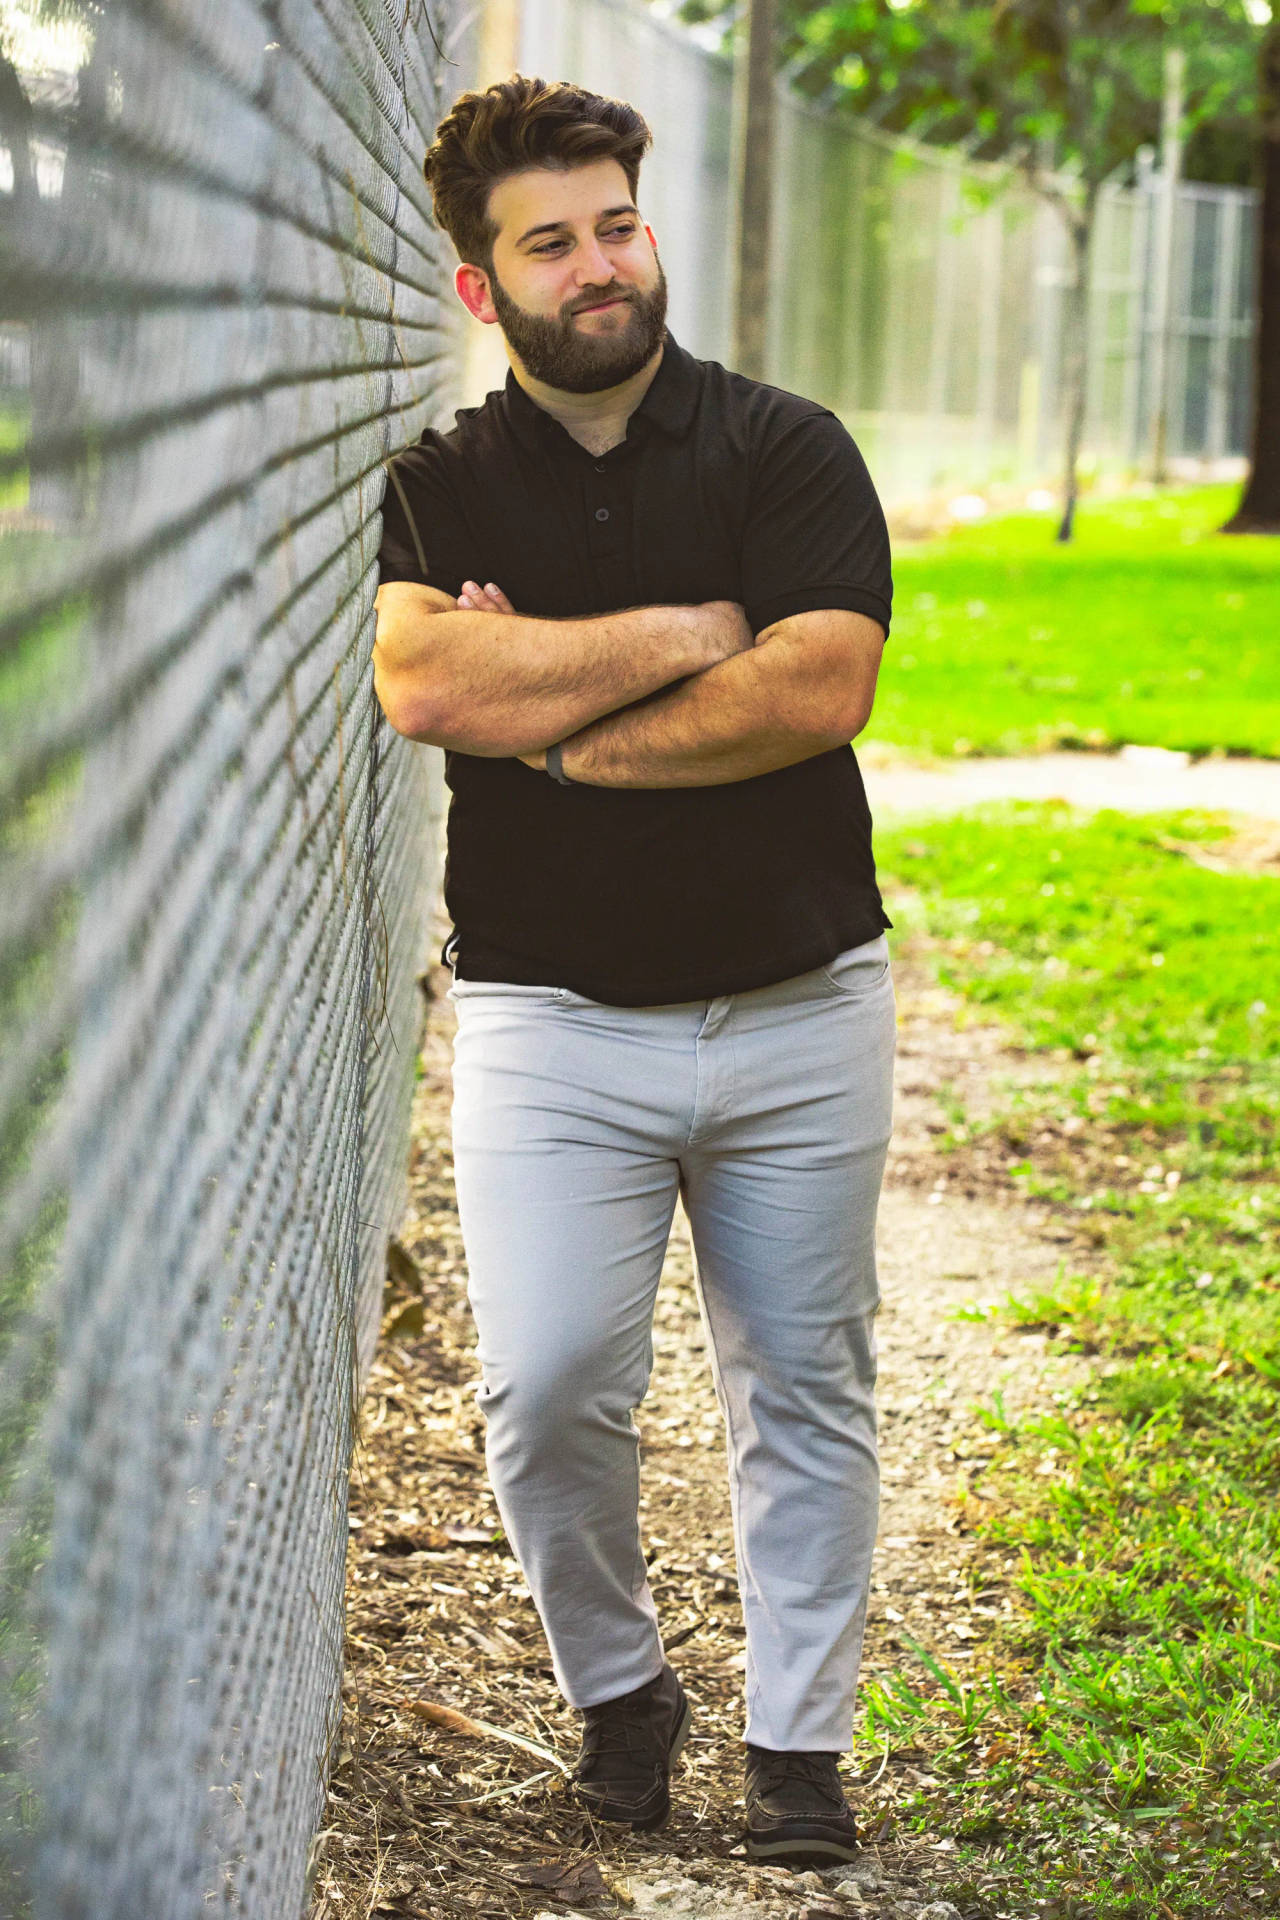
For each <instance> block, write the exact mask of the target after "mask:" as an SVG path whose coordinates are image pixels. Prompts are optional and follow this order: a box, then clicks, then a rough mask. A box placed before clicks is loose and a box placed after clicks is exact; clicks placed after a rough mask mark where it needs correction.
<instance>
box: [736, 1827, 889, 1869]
mask: <svg viewBox="0 0 1280 1920" xmlns="http://www.w3.org/2000/svg"><path fill="white" fill-rule="evenodd" d="M861 1851H862V1850H861V1848H860V1847H859V1846H857V1844H856V1843H855V1844H854V1845H852V1846H850V1845H849V1844H848V1843H847V1842H846V1841H843V1840H816V1839H814V1838H813V1837H812V1836H811V1837H810V1838H808V1839H796V1840H786V1839H781V1838H779V1839H777V1840H754V1839H752V1837H751V1835H750V1834H748V1835H747V1858H748V1860H793V1861H795V1862H797V1863H798V1864H805V1865H808V1864H813V1865H815V1866H821V1865H826V1866H831V1865H832V1864H833V1863H839V1862H841V1861H845V1860H857V1859H859V1858H860V1856H861Z"/></svg>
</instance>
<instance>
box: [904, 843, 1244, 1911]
mask: <svg viewBox="0 0 1280 1920" xmlns="http://www.w3.org/2000/svg"><path fill="white" fill-rule="evenodd" d="M1225 832H1226V823H1225V822H1221V821H1214V820H1213V819H1212V818H1211V817H1208V816H1189V815H1177V816H1171V817H1166V818H1163V819H1161V818H1154V817H1146V818H1144V819H1142V820H1139V821H1133V820H1129V819H1126V818H1124V817H1123V816H1119V815H1115V814H1105V813H1104V814H1097V815H1092V816H1084V815H1077V814H1073V813H1072V812H1071V811H1070V810H1069V809H1066V808H1064V807H1061V806H1042V807H1026V806H1018V807H992V808H984V809H978V810H976V811H975V812H972V813H970V814H969V815H967V816H965V817H963V818H959V819H952V820H947V821H937V820H932V819H931V820H929V821H928V822H927V823H919V824H917V825H915V826H911V825H898V826H896V827H893V828H889V829H886V830H882V831H881V832H880V833H879V834H878V850H879V857H880V864H881V869H882V878H883V881H884V885H885V891H886V899H887V902H888V905H889V910H890V912H891V914H892V915H893V918H894V920H895V923H896V925H897V928H898V930H899V931H900V932H907V931H910V930H912V929H920V930H927V932H928V934H929V935H930V936H931V937H932V938H933V939H935V940H936V941H937V942H939V943H940V944H939V946H938V948H937V950H936V962H935V964H936V965H937V968H938V971H939V974H940V975H941V976H942V977H943V978H945V979H946V980H947V981H948V982H949V983H950V984H951V986H952V987H953V988H955V989H957V990H958V991H959V992H961V993H962V994H963V995H965V996H966V997H967V998H969V999H970V1000H972V1001H973V1002H974V1003H975V1004H980V1005H981V1006H983V1007H984V1008H985V1009H987V1010H989V1011H995V1012H998V1013H999V1014H1000V1016H1001V1017H1002V1018H1004V1019H1005V1020H1007V1021H1008V1023H1009V1027H1010V1031H1011V1034H1012V1035H1014V1036H1016V1037H1018V1038H1020V1039H1021V1040H1022V1041H1023V1043H1024V1044H1027V1045H1030V1046H1033V1047H1038V1048H1044V1049H1051V1050H1056V1052H1057V1054H1058V1057H1059V1058H1060V1059H1061V1061H1062V1077H1061V1079H1060V1080H1059V1081H1058V1082H1057V1083H1056V1084H1055V1083H1050V1084H1048V1085H1044V1084H1037V1085H1036V1086H1035V1087H1034V1088H1032V1089H1030V1090H1027V1091H1025V1092H1024V1093H1022V1094H1021V1095H1019V1096H1017V1097H1016V1098H1011V1100H1010V1103H1009V1105H1008V1107H1007V1109H1006V1110H1005V1111H1004V1112H1001V1113H998V1114H996V1115H995V1116H994V1117H992V1118H990V1119H987V1120H983V1121H977V1120H971V1119H968V1118H967V1116H965V1114H964V1112H963V1110H962V1107H961V1105H960V1103H959V1102H958V1101H956V1100H955V1098H954V1096H953V1097H952V1099H951V1102H950V1109H949V1118H950V1119H951V1122H952V1127H951V1133H950V1135H949V1141H948V1144H949V1145H950V1147H951V1150H952V1151H955V1152H963V1151H964V1150H965V1147H966V1146H967V1145H969V1144H971V1143H972V1142H974V1141H975V1139H976V1140H977V1141H978V1142H979V1143H980V1144H981V1143H982V1141H983V1137H984V1136H990V1135H994V1136H996V1137H997V1139H998V1140H999V1143H1000V1146H1001V1149H1002V1160H1001V1164H1003V1165H1004V1166H1006V1167H1007V1168H1008V1169H1009V1176H1010V1177H1011V1178H1012V1179H1014V1180H1015V1181H1016V1182H1017V1183H1018V1184H1020V1185H1022V1186H1023V1187H1024V1188H1025V1190H1026V1191H1028V1192H1029V1193H1032V1194H1034V1195H1036V1196H1037V1197H1039V1198H1040V1199H1041V1200H1042V1201H1048V1202H1050V1203H1052V1204H1054V1205H1056V1206H1058V1207H1060V1208H1063V1209H1068V1210H1071V1211H1073V1212H1074V1213H1075V1214H1076V1215H1077V1216H1078V1217H1080V1218H1082V1219H1086V1220H1087V1221H1088V1222H1089V1223H1090V1226H1091V1230H1092V1232H1093V1233H1094V1234H1095V1235H1096V1239H1097V1244H1098V1247H1099V1252H1100V1255H1101V1276H1100V1277H1099V1275H1098V1274H1094V1273H1091V1274H1088V1275H1080V1274H1076V1275H1072V1274H1069V1273H1065V1272H1064V1274H1063V1276H1062V1278H1061V1279H1060V1281H1059V1282H1058V1283H1057V1284H1056V1285H1055V1286H1052V1287H1049V1288H1044V1289H1041V1290H1040V1291H1039V1292H1038V1293H1036V1294H1035V1295H1033V1296H1029V1297H1026V1298H1024V1299H1021V1300H1018V1301H1014V1302H1011V1303H1008V1305H1007V1306H1006V1307H1005V1308H1004V1309H1003V1310H1001V1309H994V1310H993V1309H991V1308H990V1307H985V1306H979V1305H977V1304H975V1306H974V1307H973V1308H971V1309H970V1311H971V1312H972V1313H975V1314H977V1313H982V1314H983V1315H987V1314H989V1313H991V1312H992V1311H995V1312H996V1313H997V1314H998V1316H999V1317H1001V1318H1005V1319H1008V1320H1010V1321H1011V1322H1012V1323H1013V1324H1015V1325H1018V1324H1021V1325H1023V1326H1028V1325H1034V1326H1037V1327H1039V1328H1043V1329H1047V1330H1048V1331H1049V1332H1050V1333H1051V1335H1052V1336H1053V1337H1054V1338H1055V1339H1056V1340H1057V1341H1058V1342H1060V1343H1062V1344H1064V1345H1066V1346H1074V1347H1076V1348H1077V1349H1078V1350H1080V1351H1083V1352H1086V1353H1089V1354H1092V1355H1094V1356H1096V1366H1095V1369H1094V1371H1093V1373H1092V1385H1091V1386H1090V1387H1089V1388H1088V1389H1086V1390H1084V1391H1082V1392H1081V1394H1080V1396H1079V1397H1078V1399H1077V1400H1076V1402H1075V1403H1074V1404H1072V1405H1066V1406H1061V1407H1055V1408H1053V1409H1052V1410H1049V1411H1047V1412H1044V1413H1042V1414H1041V1415H1039V1416H1037V1417H1034V1418H1028V1419H1026V1420H1023V1421H1020V1422H1018V1423H1011V1422H1010V1421H1008V1420H1007V1419H1006V1418H1005V1416H1004V1413H1003V1409H1002V1408H1001V1406H1000V1404H999V1403H998V1401H997V1402H993V1403H992V1404H991V1405H990V1406H989V1407H988V1408H987V1409H986V1410H985V1418H986V1420H987V1422H988V1424H989V1425H990V1426H991V1427H993V1428H994V1429H995V1430H996V1431H997V1433H998V1434H999V1435H1000V1436H1001V1439H1002V1442H1003V1444H1002V1446H1001V1448H1000V1451H999V1453H998V1454H997V1456H996V1459H995V1461H994V1463H993V1464H992V1466H991V1467H990V1468H988V1470H987V1472H986V1473H985V1474H984V1475H983V1476H982V1478H981V1480H980V1481H979V1483H978V1486H977V1489H976V1492H977V1498H976V1500H975V1502H974V1524H975V1525H976V1527H977V1529H978V1532H979V1534H980V1536H981V1537H982V1538H983V1539H984V1540H985V1541H986V1543H987V1545H988V1546H989V1547H991V1548H992V1549H993V1550H995V1549H1000V1548H1003V1549H1004V1550H1005V1551H1006V1553H1009V1552H1011V1553H1013V1554H1014V1555H1015V1557H1016V1560H1017V1563H1018V1566H1019V1571H1018V1573H1017V1576H1016V1578H1017V1586H1018V1589H1019V1592H1020V1595H1021V1612H1020V1614H1019V1615H1018V1617H1017V1619H1016V1620H1015V1623H1014V1624H1013V1626H1012V1627H1009V1628H1006V1629H1004V1630H1003V1631H1002V1632H1001V1633H1000V1634H999V1636H998V1637H997V1640H996V1641H995V1642H994V1643H993V1645H992V1647H991V1648H990V1649H989V1650H988V1662H987V1668H986V1670H985V1672H981V1673H979V1674H977V1675H976V1676H974V1675H970V1676H966V1677H965V1678H964V1679H963V1680H962V1679H961V1678H959V1677H958V1676H957V1675H956V1674H954V1673H952V1672H950V1670H949V1669H948V1668H947V1667H946V1665H945V1663H943V1662H940V1661H938V1660H936V1659H935V1658H933V1657H932V1656H930V1655H929V1654H927V1653H926V1652H925V1650H923V1649H919V1650H917V1653H916V1655H915V1657H914V1659H913V1660H912V1661H911V1662H909V1663H907V1664H905V1665H904V1667H903V1668H902V1670H901V1671H900V1672H899V1673H898V1674H897V1675H895V1676H894V1677H893V1678H892V1679H891V1680H889V1681H887V1682H882V1683H880V1684H879V1685H877V1686H874V1687H873V1688H872V1689H871V1690H870V1692H869V1694H868V1696H867V1735H868V1738H869V1739H875V1740H878V1741H881V1742H883V1741H884V1740H886V1739H888V1740H889V1741H890V1742H894V1741H899V1742H909V1741H921V1742H925V1743H927V1744H928V1745H929V1746H930V1748H931V1749H932V1758H931V1764H932V1769H933V1772H934V1773H935V1774H936V1775H937V1777H938V1780H939V1787H938V1788H937V1789H936V1790H935V1791H933V1792H932V1793H928V1794H922V1795H920V1796H919V1797H918V1800H917V1803H916V1804H915V1805H913V1806H912V1807H911V1808H909V1809H908V1810H907V1812H906V1814H905V1816H904V1817H905V1820H906V1822H907V1823H908V1825H912V1824H914V1825H919V1826H920V1828H921V1830H925V1829H926V1828H927V1829H928V1830H930V1831H932V1832H938V1831H941V1830H944V1829H945V1830H946V1831H949V1832H950V1833H951V1834H952V1835H953V1837H955V1838H956V1839H957V1841H958V1842H959V1843H960V1854H959V1856H958V1858H959V1861H960V1866H959V1868H958V1871H957V1881H956V1885H957V1889H958V1890H960V1889H962V1888H963V1887H964V1886H965V1885H966V1874H970V1875H972V1876H974V1885H975V1886H978V1887H980V1888H982V1889H985V1891H984V1892H983V1894H982V1898H983V1899H984V1900H985V1901H987V1903H988V1904H987V1905H986V1906H984V1908H983V1910H984V1911H987V1912H992V1913H994V1912H996V1911H998V1910H1002V1909H1003V1910H1007V1911H1009V1912H1013V1913H1022V1912H1032V1911H1034V1912H1036V1913H1037V1914H1043V1915H1046V1916H1050V1920H1059V1917H1060V1920H1073V1917H1074V1916H1076V1915H1084V1914H1089V1915H1106V1916H1108V1917H1109V1920H1110V1917H1111V1916H1133V1917H1134V1920H1137V1917H1138V1916H1143V1917H1144V1920H1145V1917H1146V1916H1150V1920H1156V1917H1157V1916H1163V1917H1164V1920H1167V1917H1168V1916H1169V1915H1171V1914H1172V1915H1177V1916H1183V1915H1187V1916H1191V1915H1199V1914H1207V1913H1209V1912H1213V1911H1220V1912H1224V1913H1239V1914H1257V1915H1263V1914H1271V1913H1274V1912H1276V1911H1280V1860H1278V1859H1277V1854H1276V1851H1275V1843H1276V1840H1277V1836H1278V1835H1280V1191H1278V1189H1277V1185H1276V1182H1275V1179H1274V1170H1275V1163H1276V1140H1277V1135H1278V1134H1280V1044H1278V1042H1280V1032H1278V1029H1277V1024H1276V1011H1277V1010H1276V1007H1275V1005H1274V1001H1275V1000H1276V999H1277V998H1278V997H1280V995H1278V994H1277V985H1278V984H1280V881H1277V879H1275V878H1272V877H1265V876H1262V875H1249V874H1218V873H1209V872H1205V871H1204V870H1203V869H1201V868H1200V867H1198V866H1196V865H1194V864H1193V863H1191V862H1190V861H1189V860H1187V859H1186V858H1185V857H1184V856H1183V855H1181V854H1179V853H1178V852H1176V851H1173V850H1172V848H1171V846H1169V845H1165V844H1164V842H1166V841H1167V842H1173V841H1180V842H1182V843H1183V844H1184V845H1185V844H1188V843H1191V844H1194V843H1195V842H1196V841H1197V840H1198V841H1201V842H1209V841H1211V840H1212V839H1213V838H1214V837H1215V836H1222V835H1224V834H1225ZM1155 953H1161V954H1162V955H1163V956H1164V964H1163V965H1162V966H1159V967H1153V966H1152V965H1151V960H1152V956H1153V955H1154V954H1155ZM1077 1062H1078V1064H1077ZM1046 1115H1054V1116H1056V1117H1057V1118H1058V1120H1059V1121H1061V1120H1063V1119H1064V1118H1065V1119H1066V1120H1070V1121H1071V1122H1072V1125H1071V1127H1070V1128H1069V1129H1067V1128H1065V1127H1064V1128H1062V1129H1061V1130H1060V1133H1059V1136H1058V1138H1059V1141H1060V1142H1061V1140H1062V1139H1063V1138H1064V1136H1065V1139H1066V1140H1068V1141H1069V1142H1070V1143H1071V1145H1070V1149H1069V1151H1068V1152H1067V1153H1066V1155H1065V1156H1064V1154H1063V1153H1062V1152H1061V1151H1058V1152H1057V1153H1056V1154H1055V1155H1054V1156H1053V1157H1052V1159H1050V1157H1049V1156H1048V1155H1047V1154H1046V1153H1045V1152H1043V1151H1042V1150H1041V1149H1040V1146H1039V1144H1038V1143H1039V1141H1040V1140H1041V1139H1042V1137H1043V1135H1042V1134H1041V1132H1040V1131H1039V1130H1038V1129H1039V1123H1040V1121H1041V1120H1042V1119H1043V1117H1044V1116H1046ZM1006 1153H1007V1154H1008V1155H1010V1156H1011V1157H1010V1158H1009V1159H1004V1158H1003V1155H1004V1154H1006ZM995 1885H998V1886H999V1887H1000V1888H1002V1889H1003V1891H1002V1892H1001V1894H1000V1896H999V1903H998V1905H991V1904H990V1900H991V1899H992V1897H993V1896H992V1895H991V1888H992V1886H995ZM1006 1900H1007V1907H1006V1906H1005V1902H1006Z"/></svg>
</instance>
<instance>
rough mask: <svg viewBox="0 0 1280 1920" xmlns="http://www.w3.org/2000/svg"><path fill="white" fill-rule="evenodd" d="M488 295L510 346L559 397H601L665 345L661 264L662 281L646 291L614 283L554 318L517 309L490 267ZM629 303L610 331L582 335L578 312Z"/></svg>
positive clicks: (582, 297) (581, 296) (664, 288)
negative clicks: (603, 304) (610, 303)
mask: <svg viewBox="0 0 1280 1920" xmlns="http://www.w3.org/2000/svg"><path fill="white" fill-rule="evenodd" d="M489 292H490V295H491V297H492V299H493V304H494V308H495V310H496V312H497V315H498V325H499V326H500V327H501V328H502V331H503V333H504V335H505V336H506V340H507V344H508V346H509V347H510V348H511V350H512V352H513V353H515V354H516V355H517V357H518V358H519V360H520V362H521V364H522V365H523V366H524V367H525V368H526V370H527V371H528V372H529V373H530V374H532V376H533V378H534V379H535V380H541V381H542V382H543V383H544V384H545V385H546V386H548V387H557V388H558V389H559V390H560V392H561V393H603V392H604V390H605V388H607V387H618V386H621V385H622V382H623V381H624V380H629V379H630V378H631V376H632V374H634V373H639V371H640V369H641V367H643V366H645V365H646V364H647V362H648V361H650V360H651V359H652V358H653V356H654V354H655V353H656V352H657V350H658V348H659V346H660V345H661V344H662V337H663V333H664V331H665V329H666V324H667V281H666V276H665V274H664V273H663V271H662V263H661V261H659V262H658V281H657V285H656V286H655V287H653V288H652V289H651V290H650V291H649V292H648V293H644V292H641V291H640V289H639V288H636V287H621V286H618V285H616V284H615V285H613V286H610V287H602V288H601V289H600V290H599V292H595V291H593V290H591V289H589V288H586V289H584V290H583V292H582V293H580V294H579V295H578V296H577V306H576V307H562V308H561V310H560V313H559V315H558V317H557V318H556V319H554V320H547V319H544V318H543V316H542V315H541V314H537V313H527V312H526V311H525V309H524V308H523V307H519V306H517V305H516V303H515V301H514V300H513V299H512V298H511V296H510V294H509V293H508V292H507V290H506V288H505V287H504V286H503V285H502V283H501V281H500V280H499V279H498V276H497V274H496V273H494V272H493V271H492V269H490V273H489ZM613 299H618V300H626V301H627V302H628V303H629V311H628V312H627V313H626V316H625V320H624V321H623V323H622V324H620V325H619V326H617V327H615V328H613V329H611V330H610V331H609V332H608V333H584V332H582V331H581V330H580V329H579V327H578V325H577V322H576V321H575V319H574V317H573V316H574V313H575V312H577V311H579V310H580V309H581V308H582V307H584V306H589V305H591V304H592V303H593V302H598V301H601V300H613Z"/></svg>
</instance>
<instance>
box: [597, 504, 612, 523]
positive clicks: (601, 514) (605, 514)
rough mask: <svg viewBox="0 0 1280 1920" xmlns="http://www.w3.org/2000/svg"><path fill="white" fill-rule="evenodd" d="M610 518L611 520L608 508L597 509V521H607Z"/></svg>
mask: <svg viewBox="0 0 1280 1920" xmlns="http://www.w3.org/2000/svg"><path fill="white" fill-rule="evenodd" d="M608 518H609V509H608V507H597V508H596V519H597V520H607V519H608Z"/></svg>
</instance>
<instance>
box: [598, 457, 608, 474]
mask: <svg viewBox="0 0 1280 1920" xmlns="http://www.w3.org/2000/svg"><path fill="white" fill-rule="evenodd" d="M608 471H609V469H608V468H607V467H606V466H605V464H604V461H603V460H597V461H596V472H597V473H607V472H608Z"/></svg>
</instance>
